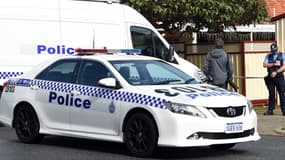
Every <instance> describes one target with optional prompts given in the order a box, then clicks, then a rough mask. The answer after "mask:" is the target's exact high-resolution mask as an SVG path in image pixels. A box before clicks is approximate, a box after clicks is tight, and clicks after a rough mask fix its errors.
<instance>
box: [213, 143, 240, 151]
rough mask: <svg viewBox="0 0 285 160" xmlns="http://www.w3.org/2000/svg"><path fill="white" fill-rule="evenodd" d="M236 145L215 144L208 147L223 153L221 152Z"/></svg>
mask: <svg viewBox="0 0 285 160" xmlns="http://www.w3.org/2000/svg"><path fill="white" fill-rule="evenodd" d="M235 145H236V144H235V143H230V144H217V145H211V146H210V147H211V148H212V149H214V150H219V151H223V150H228V149H230V148H232V147H234V146H235Z"/></svg>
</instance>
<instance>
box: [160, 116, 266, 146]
mask: <svg viewBox="0 0 285 160" xmlns="http://www.w3.org/2000/svg"><path fill="white" fill-rule="evenodd" d="M171 114H172V113H171ZM159 122H161V123H159V124H158V126H159V127H158V128H159V140H158V145H159V146H175V147H191V146H209V145H215V144H228V143H240V142H248V141H257V140H259V139H260V136H259V134H258V132H257V116H256V113H255V112H254V111H253V112H252V113H251V114H247V115H242V116H239V117H235V118H222V117H219V118H214V117H213V118H196V117H192V116H188V115H179V114H172V116H170V115H169V116H161V117H160V120H159ZM229 123H234V124H235V123H239V124H242V130H240V131H238V132H230V133H228V132H226V126H227V124H229Z"/></svg>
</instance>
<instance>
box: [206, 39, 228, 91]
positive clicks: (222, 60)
mask: <svg viewBox="0 0 285 160" xmlns="http://www.w3.org/2000/svg"><path fill="white" fill-rule="evenodd" d="M223 47H224V41H223V40H222V39H221V38H217V39H216V40H215V48H214V49H212V50H211V51H210V52H209V53H208V54H207V55H206V56H205V60H204V66H203V72H204V73H205V74H206V75H207V76H208V78H209V81H208V83H209V84H213V85H215V86H219V87H222V88H224V89H227V83H228V82H232V78H233V76H232V75H233V63H232V61H231V58H230V57H229V55H228V53H227V52H226V51H225V50H224V49H223Z"/></svg>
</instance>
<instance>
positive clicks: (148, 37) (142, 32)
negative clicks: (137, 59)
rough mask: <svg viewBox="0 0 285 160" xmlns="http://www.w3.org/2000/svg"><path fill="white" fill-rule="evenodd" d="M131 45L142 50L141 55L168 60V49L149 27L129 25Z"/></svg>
mask: <svg viewBox="0 0 285 160" xmlns="http://www.w3.org/2000/svg"><path fill="white" fill-rule="evenodd" d="M131 36H132V43H133V47H134V48H136V49H141V50H142V55H145V56H151V57H156V58H160V59H163V60H166V61H168V58H167V57H169V51H168V49H167V48H166V46H165V45H164V44H163V42H162V41H161V40H160V39H159V37H158V36H157V35H156V34H155V33H154V32H153V31H151V30H150V29H147V28H143V27H136V26H132V27H131Z"/></svg>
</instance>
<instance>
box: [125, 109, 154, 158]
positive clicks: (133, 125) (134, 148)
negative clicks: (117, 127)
mask: <svg viewBox="0 0 285 160" xmlns="http://www.w3.org/2000/svg"><path fill="white" fill-rule="evenodd" d="M157 139H158V132H157V128H156V125H155V122H154V120H153V119H152V118H151V117H150V116H148V115H146V114H143V113H135V114H134V115H132V116H131V117H130V118H129V120H128V121H127V124H126V128H125V133H124V141H125V144H126V147H127V149H128V150H129V151H130V153H131V154H132V155H134V156H138V157H146V156H150V155H151V154H152V153H153V152H154V150H155V148H156V146H157Z"/></svg>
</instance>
